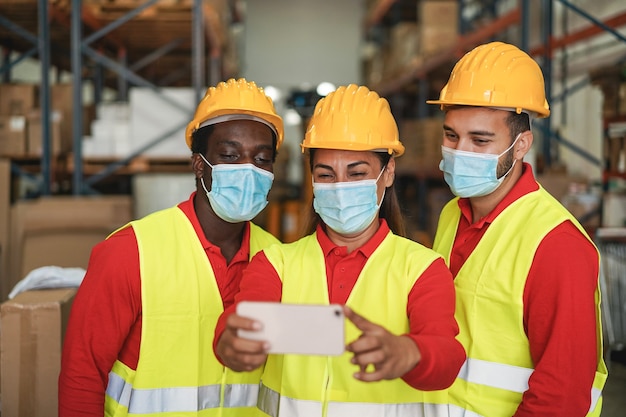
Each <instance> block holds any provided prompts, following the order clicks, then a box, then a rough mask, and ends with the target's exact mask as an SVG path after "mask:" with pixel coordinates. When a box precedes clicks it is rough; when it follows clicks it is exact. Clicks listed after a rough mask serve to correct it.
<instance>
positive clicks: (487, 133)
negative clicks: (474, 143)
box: [443, 124, 496, 137]
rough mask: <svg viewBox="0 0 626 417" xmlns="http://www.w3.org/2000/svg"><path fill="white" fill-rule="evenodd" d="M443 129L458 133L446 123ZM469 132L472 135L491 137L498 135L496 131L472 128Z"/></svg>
mask: <svg viewBox="0 0 626 417" xmlns="http://www.w3.org/2000/svg"><path fill="white" fill-rule="evenodd" d="M443 130H448V131H451V132H455V133H456V130H454V129H452V128H451V127H450V126H448V125H445V124H444V125H443ZM468 133H469V134H470V135H476V136H489V137H494V136H496V134H495V133H494V132H491V131H489V130H470V131H469V132H468Z"/></svg>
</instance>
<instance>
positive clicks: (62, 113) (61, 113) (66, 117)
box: [50, 83, 84, 152]
mask: <svg viewBox="0 0 626 417" xmlns="http://www.w3.org/2000/svg"><path fill="white" fill-rule="evenodd" d="M73 92H74V89H73V86H72V84H71V83H64V84H53V85H51V86H50V104H51V106H52V109H53V110H54V111H55V112H57V113H58V116H57V117H58V119H59V120H58V124H59V126H58V127H55V129H58V135H59V150H60V151H61V152H70V151H71V150H72V140H73V136H72V129H73V126H72V119H73V117H72V114H73V112H74V107H73V105H74V96H73ZM81 117H82V115H81ZM83 122H84V120H83Z"/></svg>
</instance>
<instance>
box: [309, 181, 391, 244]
mask: <svg viewBox="0 0 626 417" xmlns="http://www.w3.org/2000/svg"><path fill="white" fill-rule="evenodd" d="M383 171H384V169H383V170H382V171H380V174H378V177H377V178H376V179H375V180H374V179H372V180H361V181H348V182H332V183H323V182H314V183H313V196H314V199H313V208H314V209H315V212H316V213H317V214H319V215H320V217H321V218H322V221H323V222H324V223H325V224H326V226H328V227H330V228H331V229H333V230H334V231H335V232H337V233H341V234H344V235H350V234H355V233H359V232H362V231H363V230H365V229H366V228H367V226H369V225H370V224H371V223H372V222H373V221H374V219H375V218H376V217H377V216H378V209H379V208H380V204H379V203H378V194H377V193H376V190H377V187H376V184H377V183H378V179H379V178H380V176H381V175H382V173H383ZM384 197H385V196H384V194H383V198H384ZM381 202H382V198H381Z"/></svg>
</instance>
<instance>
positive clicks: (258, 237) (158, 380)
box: [105, 207, 278, 417]
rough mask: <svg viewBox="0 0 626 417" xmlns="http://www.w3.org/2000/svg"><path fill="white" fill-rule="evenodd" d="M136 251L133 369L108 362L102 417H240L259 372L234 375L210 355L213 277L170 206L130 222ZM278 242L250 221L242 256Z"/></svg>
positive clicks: (216, 303)
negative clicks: (138, 300)
mask: <svg viewBox="0 0 626 417" xmlns="http://www.w3.org/2000/svg"><path fill="white" fill-rule="evenodd" d="M130 225H132V227H133V230H134V232H135V236H136V238H137V246H138V249H139V265H140V271H141V297H142V319H141V320H142V334H141V346H140V351H139V361H138V363H137V370H133V369H130V368H129V367H127V366H126V365H124V364H123V363H122V362H121V361H119V360H118V361H116V362H115V364H114V365H113V369H112V370H111V372H110V373H109V384H108V386H107V391H106V399H105V416H115V417H117V416H139V415H141V416H142V417H145V416H173V415H176V416H225V417H226V416H227V417H235V416H241V417H247V416H250V415H251V414H254V413H256V412H258V411H256V408H255V407H256V403H257V396H258V386H259V378H260V373H261V370H257V371H256V372H249V373H236V372H233V371H231V370H228V369H226V368H225V367H223V366H222V365H221V364H220V363H219V362H218V360H217V359H216V357H215V355H214V353H213V336H214V330H215V325H216V323H217V319H218V318H219V316H220V314H221V313H222V312H223V310H224V308H223V303H222V299H221V296H220V292H219V289H218V287H217V283H216V281H215V275H214V273H213V269H212V268H211V264H210V263H209V260H208V258H207V256H206V253H205V251H204V248H203V247H202V245H201V244H200V242H199V240H198V236H197V234H196V232H195V231H194V228H193V226H192V224H191V223H190V222H189V219H187V217H186V216H185V214H184V213H183V212H182V211H181V210H180V209H179V208H177V207H172V208H170V209H166V210H162V211H159V212H156V213H154V214H151V215H149V216H147V217H145V218H143V219H141V220H137V221H134V222H131V223H130ZM277 242H278V240H276V238H274V237H273V236H272V235H270V234H269V233H267V232H266V231H264V230H262V229H261V228H259V227H258V226H256V225H254V224H252V223H250V257H252V255H254V254H255V253H256V252H258V251H259V250H261V249H262V248H264V247H268V246H270V245H272V244H274V243H277Z"/></svg>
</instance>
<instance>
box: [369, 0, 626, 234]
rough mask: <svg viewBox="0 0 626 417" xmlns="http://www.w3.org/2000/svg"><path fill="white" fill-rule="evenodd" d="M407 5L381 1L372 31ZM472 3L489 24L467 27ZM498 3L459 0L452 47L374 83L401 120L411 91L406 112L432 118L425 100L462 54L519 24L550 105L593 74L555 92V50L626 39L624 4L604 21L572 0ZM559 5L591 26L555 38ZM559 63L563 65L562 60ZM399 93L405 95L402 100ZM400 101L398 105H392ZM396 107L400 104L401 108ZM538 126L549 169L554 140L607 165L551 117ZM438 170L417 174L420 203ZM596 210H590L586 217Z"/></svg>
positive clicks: (389, 21) (371, 17) (395, 18)
mask: <svg viewBox="0 0 626 417" xmlns="http://www.w3.org/2000/svg"><path fill="white" fill-rule="evenodd" d="M408 3H415V2H411V1H403V0H378V1H376V2H374V3H373V5H372V7H371V8H370V13H369V14H368V17H367V20H366V26H365V27H366V32H367V31H372V28H376V27H378V26H381V25H393V24H395V23H397V22H398V21H400V20H402V18H403V9H406V7H407V4H408ZM469 3H472V5H473V6H476V4H477V3H479V5H480V10H479V11H477V12H475V15H476V16H478V17H483V16H489V23H486V24H482V25H480V26H477V27H476V28H475V29H473V30H469V31H468V28H471V27H472V26H473V25H472V23H473V22H472V21H468V20H467V19H466V18H465V16H466V14H465V13H464V7H467V5H468V4H469ZM498 3H499V2H498V1H497V0H460V1H459V5H460V7H459V18H458V21H459V28H458V32H459V34H460V35H459V37H458V38H457V40H456V42H455V43H454V44H453V45H452V46H450V47H449V48H446V49H442V50H441V51H439V52H438V53H437V54H434V55H432V56H428V59H425V60H414V61H413V63H412V64H410V65H409V66H407V67H406V68H405V69H404V70H403V71H402V72H401V73H400V74H398V75H396V76H394V77H393V78H392V79H384V80H382V81H380V82H379V83H377V84H376V85H373V86H371V87H372V88H373V89H374V90H376V91H378V92H379V93H380V94H381V95H382V96H385V97H387V98H388V100H389V101H390V104H391V106H392V110H393V111H394V113H396V118H397V119H398V120H400V119H401V118H402V116H401V114H404V113H407V110H406V109H405V108H402V107H403V105H404V107H407V106H406V102H407V100H406V99H405V98H404V97H403V94H405V93H406V92H407V91H411V94H412V95H414V96H415V97H414V98H413V96H411V97H412V98H411V99H409V106H408V107H411V106H412V107H413V110H411V111H408V112H409V113H412V114H414V115H416V116H417V118H418V119H421V118H425V117H428V116H429V114H430V112H432V111H433V109H432V107H433V106H428V105H427V104H426V100H428V99H432V98H437V95H438V93H439V90H438V89H437V91H433V85H437V86H439V87H441V86H443V83H445V82H446V80H447V78H448V75H449V73H450V71H451V69H452V67H453V66H454V63H455V62H456V61H457V60H458V59H459V58H460V57H461V56H462V55H463V54H464V53H466V52H467V51H469V50H471V49H472V48H473V47H475V46H477V45H479V44H481V43H484V42H488V41H490V40H497V39H499V35H501V34H502V33H504V32H505V31H506V30H508V29H510V28H511V27H517V28H518V33H519V40H518V42H514V43H517V44H518V46H519V47H520V48H521V49H523V50H525V51H527V52H528V53H529V54H530V55H531V56H533V57H535V58H536V59H537V60H538V61H539V62H540V64H541V67H542V70H543V72H544V75H545V82H546V95H547V99H548V102H549V103H550V104H551V105H554V104H556V103H560V102H565V101H566V100H567V99H568V97H570V96H571V95H572V94H573V93H575V92H576V91H578V90H579V89H581V88H583V87H585V86H587V85H588V84H589V83H590V80H589V78H587V79H585V80H583V81H581V82H579V83H577V84H575V85H572V86H569V87H568V88H563V92H562V93H561V94H559V95H553V94H552V90H553V88H552V73H553V66H554V65H556V64H557V63H555V62H553V55H554V53H555V52H556V51H557V50H559V49H563V48H567V47H569V46H572V45H574V44H576V43H577V42H581V41H585V40H588V39H590V38H593V37H595V36H598V35H600V34H603V33H610V34H611V35H612V36H614V37H615V38H616V39H618V40H619V41H621V42H626V36H624V35H623V34H621V33H620V32H618V31H617V30H616V29H617V28H620V27H623V26H625V25H626V7H625V8H624V10H623V11H622V12H620V13H617V14H616V15H613V16H611V17H609V18H606V19H604V20H601V19H598V18H596V17H594V16H593V15H592V14H591V13H588V12H587V11H585V10H583V9H581V8H580V7H577V6H576V5H575V4H573V3H572V2H571V1H570V0H517V1H516V2H508V3H507V4H510V3H513V5H512V6H511V7H509V8H508V9H506V10H505V11H504V10H503V11H501V12H500V14H499V15H498V12H497V11H496V10H497V7H496V6H497V5H498ZM555 3H560V4H562V5H563V6H564V8H563V10H569V11H572V12H574V13H575V14H577V15H579V16H581V17H582V18H584V20H585V21H586V22H588V24H587V25H586V26H584V27H582V28H580V29H578V30H576V31H570V32H567V33H566V34H565V35H563V36H560V37H556V36H554V28H553V21H554V5H555ZM532 7H540V8H541V11H542V14H543V17H542V24H541V34H540V39H541V42H540V44H538V45H530V31H531V20H530V16H531V15H532V11H533V9H532ZM409 18H410V17H409ZM366 35H367V33H366ZM509 41H510V40H509ZM560 64H563V63H562V62H561V63H560ZM616 64H617V62H616ZM562 72H563V74H564V75H563V79H565V78H566V77H567V66H566V63H565V65H564V68H563V71H562ZM398 96H400V97H401V98H399V99H398V98H397V97H398ZM396 103H399V105H398V106H394V104H396ZM398 107H400V108H399V109H398ZM535 124H536V125H537V126H538V127H539V130H540V132H541V135H542V138H543V141H542V149H541V155H542V157H543V164H544V166H545V167H547V168H549V167H551V166H552V165H553V164H554V163H555V162H556V161H555V160H554V159H555V158H554V157H553V154H554V149H555V145H556V144H560V145H563V146H565V147H566V148H568V149H570V150H571V151H573V152H574V153H576V154H577V155H579V156H581V157H582V158H584V159H585V160H587V161H589V162H590V163H592V164H594V165H596V166H598V167H600V168H601V169H604V164H605V161H603V160H601V159H599V158H598V157H596V156H595V155H593V154H591V153H590V152H588V151H587V150H585V149H583V148H581V147H580V146H578V145H577V144H575V143H574V142H572V141H571V140H569V139H568V138H567V137H565V136H564V135H563V134H562V133H561V132H560V131H558V130H556V129H552V128H551V126H550V119H547V120H546V119H540V120H538V121H537V122H535ZM440 174H441V173H440V172H436V173H429V172H418V173H416V174H414V175H413V176H414V177H415V178H414V179H415V181H416V182H417V198H418V200H419V201H422V202H424V201H425V200H426V194H427V190H428V188H429V186H431V185H436V184H439V183H441V182H442V178H441V175H440ZM422 204H423V203H422ZM426 211H427V210H426V209H425V207H422V208H421V209H420V210H419V212H420V219H419V221H418V223H419V225H420V226H421V227H422V228H423V227H425V225H426ZM594 214H595V213H589V214H588V216H592V215H594Z"/></svg>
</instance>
